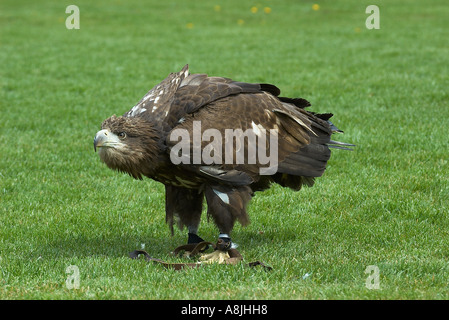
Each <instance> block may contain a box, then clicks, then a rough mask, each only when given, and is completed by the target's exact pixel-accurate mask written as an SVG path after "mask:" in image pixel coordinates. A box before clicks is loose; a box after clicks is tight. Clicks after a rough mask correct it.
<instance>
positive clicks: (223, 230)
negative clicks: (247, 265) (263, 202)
mask: <svg viewBox="0 0 449 320" xmlns="http://www.w3.org/2000/svg"><path fill="white" fill-rule="evenodd" d="M205 196H206V201H207V205H208V208H207V209H208V211H207V214H208V215H209V216H211V217H212V218H213V219H214V222H215V224H216V225H217V227H218V230H219V231H220V235H219V236H218V241H217V245H216V250H215V251H214V252H212V253H210V254H207V255H204V256H202V257H201V260H203V261H205V262H218V263H229V262H230V258H231V257H230V253H235V252H236V251H237V250H235V247H236V245H235V244H233V242H232V240H231V237H230V236H229V235H230V233H231V231H232V229H233V227H234V223H235V221H239V222H240V223H241V224H242V225H246V224H247V223H248V222H249V218H248V215H247V213H246V205H247V203H248V202H249V200H250V199H251V189H250V188H249V187H246V186H243V187H229V186H220V185H216V186H206V187H205ZM238 255H239V256H240V254H238ZM240 257H241V256H240ZM234 261H235V260H234Z"/></svg>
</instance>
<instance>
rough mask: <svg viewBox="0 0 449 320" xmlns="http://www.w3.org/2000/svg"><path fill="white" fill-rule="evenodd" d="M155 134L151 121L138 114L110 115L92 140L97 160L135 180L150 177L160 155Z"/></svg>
mask: <svg viewBox="0 0 449 320" xmlns="http://www.w3.org/2000/svg"><path fill="white" fill-rule="evenodd" d="M158 140H159V139H158V134H157V131H156V130H155V128H154V126H153V125H152V123H151V122H149V121H147V120H145V119H143V118H141V117H123V116H122V117H116V116H115V115H113V116H112V117H110V118H108V119H106V120H105V121H103V123H102V125H101V130H100V131H98V132H97V134H96V135H95V139H94V149H95V151H97V149H98V154H99V156H100V159H101V161H103V162H104V163H106V165H107V166H108V167H109V168H111V169H114V170H118V171H122V172H126V173H128V174H129V175H130V176H132V177H134V178H135V179H142V175H144V176H150V175H152V174H153V171H154V168H155V163H154V162H155V161H156V160H157V158H158V154H160V151H159V147H158Z"/></svg>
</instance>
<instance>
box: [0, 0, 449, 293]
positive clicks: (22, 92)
mask: <svg viewBox="0 0 449 320" xmlns="http://www.w3.org/2000/svg"><path fill="white" fill-rule="evenodd" d="M70 4H76V5H77V6H78V7H79V9H80V29H79V30H75V29H74V30H68V29H66V27H65V20H66V18H67V17H68V16H69V14H67V13H65V8H66V7H67V6H68V5H70ZM314 4H315V6H314ZM316 4H318V5H319V6H316ZM371 4H377V5H378V6H379V8H380V29H379V30H368V29H367V28H366V27H365V20H366V19H367V17H368V16H369V15H368V14H366V13H365V9H366V7H367V6H368V5H371ZM448 15H449V7H448V6H447V3H446V1H445V0H435V1H432V4H429V3H426V2H423V1H408V0H407V1H406V0H401V1H394V3H392V2H391V1H360V0H351V1H330V0H327V1H293V0H292V1H273V0H272V1H269V0H260V1H236V0H228V1H220V0H216V1H174V0H167V1H137V0H135V1H134V0H132V1H120V0H116V1H94V2H93V1H84V0H83V1H81V0H77V1H75V3H73V2H68V1H37V2H36V1H12V0H2V1H1V4H0V49H1V50H0V59H1V60H0V73H1V77H0V299H448V298H449V288H448V282H449V265H448V258H449V237H448V230H449V221H448V209H449V205H448V204H449V200H448V199H449V178H448V175H449V170H448V158H449V157H448V138H447V132H446V131H447V128H448V127H449V108H448V107H449V106H448V101H449V96H448V89H447V88H448V87H449V81H448V76H449V70H448V59H447V57H449V49H448V48H449V47H448V45H447V39H448V38H449V31H448V22H447V17H448ZM186 63H189V65H190V69H191V71H192V72H194V73H197V72H200V73H208V74H209V75H218V76H226V77H230V78H233V79H235V80H239V81H247V82H268V83H274V84H276V85H277V86H278V87H280V88H281V90H282V91H283V94H284V95H286V96H292V97H298V96H299V97H303V98H306V99H308V100H309V101H311V103H312V107H311V110H314V111H318V112H333V113H334V114H335V116H334V118H333V122H334V123H335V124H336V125H337V126H338V127H339V128H341V129H343V130H344V131H345V134H344V135H341V136H339V137H338V138H339V140H342V141H346V142H351V143H354V144H356V145H357V148H356V150H355V151H353V152H348V151H341V150H335V151H334V152H333V156H332V158H331V161H330V162H329V165H328V170H327V171H326V173H325V174H324V176H323V177H322V178H320V179H318V180H317V182H316V184H315V186H314V187H313V188H306V189H303V190H301V191H300V192H292V191H290V190H287V189H282V188H280V187H277V186H275V187H274V188H272V189H270V190H269V191H266V192H264V193H258V194H257V195H256V197H255V198H254V199H253V201H252V203H251V205H250V208H249V212H250V217H251V219H252V223H251V224H250V226H248V227H246V228H242V227H240V226H237V227H236V228H235V229H234V232H233V238H234V240H235V241H236V242H237V243H238V244H239V245H240V246H239V249H240V251H241V253H242V254H243V255H244V257H245V260H247V261H252V260H263V261H265V262H266V263H267V264H269V265H270V266H272V267H273V270H272V271H271V272H266V271H264V270H261V269H250V268H247V267H245V266H244V265H238V266H224V265H213V266H207V267H204V268H200V269H195V270H186V271H183V272H177V271H173V270H166V269H164V268H163V267H162V266H159V265H154V264H149V263H147V262H145V261H143V259H141V260H138V261H136V260H131V259H129V258H128V252H130V251H133V250H135V249H140V248H141V247H143V246H144V247H145V250H147V251H148V252H149V253H150V254H151V255H152V256H154V257H159V258H163V259H165V260H168V261H179V260H180V259H175V258H173V257H171V256H170V254H169V253H170V251H171V250H172V249H173V248H175V247H176V246H177V245H179V244H182V243H184V242H185V241H186V239H187V237H186V231H183V232H182V231H178V230H177V231H176V232H175V235H174V236H173V237H171V236H170V232H169V229H168V228H167V226H166V225H165V213H164V193H163V186H162V185H161V184H158V183H156V182H153V181H150V180H148V179H147V180H145V181H143V182H142V181H134V180H133V179H131V178H130V177H128V176H126V175H121V174H118V173H115V172H113V171H111V170H109V169H108V168H106V166H105V165H103V164H101V163H100V160H99V158H98V155H97V154H95V153H94V150H93V146H92V141H93V137H94V134H95V133H96V132H97V131H98V129H99V126H100V124H101V122H102V121H103V120H104V119H105V118H107V117H109V116H110V115H112V114H114V113H115V114H122V113H124V112H125V111H127V110H129V109H130V108H131V107H132V106H133V105H134V104H135V103H136V102H137V101H139V100H140V98H141V97H142V96H143V95H144V94H145V93H146V92H147V91H148V90H149V89H150V88H151V87H152V86H153V85H155V84H156V83H158V82H159V81H160V80H162V79H163V78H164V77H165V76H166V75H167V74H168V73H170V72H174V71H177V70H179V69H181V68H182V66H184V64H186ZM200 235H201V236H202V237H203V238H205V239H207V240H214V239H215V238H216V236H217V230H216V229H215V227H214V226H213V224H212V223H208V221H207V219H206V218H204V221H203V222H202V226H201V230H200ZM183 261H185V260H183ZM71 265H74V266H77V268H78V270H79V274H80V288H78V289H70V288H68V287H67V285H66V280H67V278H68V276H70V273H69V274H67V273H66V269H67V267H69V266H71ZM368 266H376V267H377V268H378V269H377V270H378V271H379V278H378V279H379V289H375V288H371V289H370V288H367V286H366V284H367V281H368V284H370V283H371V282H369V279H368V276H369V274H367V273H365V270H366V268H367V267H368Z"/></svg>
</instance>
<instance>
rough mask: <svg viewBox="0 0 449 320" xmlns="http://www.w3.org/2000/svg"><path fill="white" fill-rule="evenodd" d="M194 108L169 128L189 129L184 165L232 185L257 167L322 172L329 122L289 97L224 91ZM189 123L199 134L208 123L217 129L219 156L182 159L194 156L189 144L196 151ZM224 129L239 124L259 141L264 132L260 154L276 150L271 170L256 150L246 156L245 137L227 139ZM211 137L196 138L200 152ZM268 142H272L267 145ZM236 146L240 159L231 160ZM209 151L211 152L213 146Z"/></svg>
mask: <svg viewBox="0 0 449 320" xmlns="http://www.w3.org/2000/svg"><path fill="white" fill-rule="evenodd" d="M196 110H197V111H196V112H194V113H191V114H186V115H184V117H183V121H181V122H179V123H178V125H177V126H175V127H174V129H173V130H172V131H171V133H177V132H179V131H177V130H178V129H180V130H186V132H189V133H190V138H191V140H190V148H188V151H189V154H187V155H184V156H186V158H185V159H187V161H185V163H184V166H185V167H186V170H196V171H197V172H198V173H199V174H202V175H208V176H209V177H210V178H211V179H213V180H217V181H220V182H222V183H229V184H235V185H244V184H248V182H250V183H251V182H254V181H257V180H258V179H259V176H260V173H261V168H265V169H266V170H267V172H270V175H273V174H276V173H280V174H288V175H293V176H303V177H318V176H321V175H322V173H323V172H324V169H325V166H326V162H327V160H328V159H329V157H330V151H329V148H328V146H327V143H329V141H330V135H331V129H330V126H329V124H328V123H327V121H325V120H323V119H320V118H319V117H317V116H316V115H314V114H312V113H309V112H306V111H305V110H303V109H302V108H300V107H298V106H297V105H295V104H293V103H289V102H284V101H282V100H281V99H280V98H278V97H275V96H274V95H272V94H270V93H267V92H259V93H247V94H234V95H229V96H227V97H224V98H221V99H218V100H215V101H213V102H211V103H208V104H206V105H204V106H203V107H200V108H197V109H196ZM199 125H200V126H201V127H200V128H199V127H198V126H199ZM194 126H197V128H196V129H195V130H197V131H198V130H200V131H201V134H203V133H204V132H205V131H206V130H209V129H211V130H216V131H214V132H219V136H221V138H222V140H221V145H220V146H221V154H220V151H219V150H217V152H218V154H220V156H221V162H219V161H214V164H212V165H211V164H210V163H207V161H204V160H205V159H204V157H202V158H201V163H198V161H197V163H193V162H190V165H188V163H189V162H188V160H189V159H190V160H193V159H194V152H195V150H196V151H197V152H198V149H195V148H196V147H197V146H195V145H194V141H193V138H192V134H193V132H194ZM227 130H231V131H233V133H236V132H237V131H236V130H241V132H243V133H247V134H249V135H251V134H252V137H253V138H254V137H255V138H256V140H257V141H259V142H260V141H263V140H261V139H262V138H264V139H265V141H264V143H265V146H266V150H265V151H266V154H265V156H268V155H270V153H271V152H276V153H277V157H276V159H275V160H276V161H275V165H276V168H275V170H274V171H273V170H270V168H269V167H270V166H271V165H272V163H263V162H262V161H261V159H260V157H259V156H260V155H259V153H257V152H258V151H257V152H256V153H257V156H256V161H255V162H254V161H253V160H254V159H252V160H251V159H250V157H249V156H248V155H249V152H253V154H254V152H255V150H254V145H252V146H251V145H250V144H248V139H243V140H239V139H235V140H233V141H230V140H229V137H231V140H232V139H233V136H227V135H226V131H227ZM206 132H207V131H206ZM171 133H170V134H169V135H168V136H167V140H166V143H167V145H168V147H169V151H171V150H173V149H172V148H173V147H175V146H176V145H177V143H178V141H179V140H177V139H174V140H172V138H173V136H172V135H171ZM270 135H274V136H273V138H272V139H273V140H270V139H271V138H270ZM175 136H176V135H175ZM202 137H203V136H202ZM209 138H210V137H209ZM203 140H204V141H203ZM237 140H239V141H237ZM197 141H198V140H197ZM211 142H212V141H211V140H208V139H202V141H201V150H200V152H204V151H205V150H207V152H210V151H211V149H213V144H212V143H211ZM214 142H215V141H214ZM241 142H242V143H241ZM273 142H275V143H276V146H274V145H271V144H272V143H273ZM259 147H260V145H259ZM275 147H276V148H275ZM242 148H243V149H242ZM242 150H243V155H244V161H243V163H236V159H237V153H238V152H242ZM213 154H214V156H215V150H214V152H213ZM229 154H232V158H226V157H227V155H229ZM214 159H216V158H214ZM226 159H233V161H234V162H232V163H229V161H226ZM216 160H217V159H216ZM218 160H220V159H218ZM217 162H219V163H217Z"/></svg>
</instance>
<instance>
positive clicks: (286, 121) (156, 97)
mask: <svg viewBox="0 0 449 320" xmlns="http://www.w3.org/2000/svg"><path fill="white" fill-rule="evenodd" d="M279 94H280V90H279V89H278V88H277V87H275V86H273V85H269V84H250V83H243V82H236V81H233V80H231V79H227V78H220V77H208V76H207V75H205V74H192V75H189V72H188V66H185V67H184V68H183V69H182V70H181V71H180V72H177V73H172V74H170V75H169V76H168V77H167V78H166V79H165V80H163V81H162V82H161V83H160V84H158V85H156V86H155V87H154V88H153V89H151V90H150V91H149V92H148V93H147V94H146V95H145V96H144V97H143V98H142V99H141V100H140V101H139V103H138V104H136V105H135V106H134V107H133V108H132V109H131V110H129V111H128V112H126V113H125V114H124V115H123V116H121V117H116V116H112V117H110V118H108V119H106V120H105V121H104V122H103V124H102V126H101V129H102V130H101V131H99V132H98V133H97V135H96V137H95V140H94V146H95V149H98V151H99V155H100V158H101V160H102V161H103V162H105V163H106V165H107V166H108V167H110V168H111V169H114V170H118V171H122V172H126V173H128V174H129V175H131V176H132V177H133V178H136V179H142V178H143V177H148V178H151V179H154V180H156V181H159V182H161V183H163V184H164V185H165V190H166V197H165V201H166V221H167V223H168V224H169V225H170V227H171V230H172V232H173V224H174V223H175V222H177V223H178V226H179V227H180V228H182V227H183V226H187V227H188V229H189V242H195V241H196V239H199V238H198V237H197V236H196V234H197V230H198V225H199V223H200V216H201V211H202V207H203V199H204V198H205V199H206V203H207V214H208V215H209V216H210V217H212V218H213V220H214V222H215V223H216V225H217V227H218V229H219V232H220V233H221V236H222V237H223V238H226V237H229V234H230V233H231V230H232V228H233V226H234V223H235V221H239V222H240V223H241V224H242V225H246V224H248V223H249V217H248V215H247V212H246V207H247V204H248V203H249V201H250V199H251V197H252V196H253V193H254V191H261V190H264V189H266V188H268V187H269V186H270V184H271V183H273V182H274V183H278V184H280V185H282V186H285V187H289V188H292V189H294V190H299V189H301V186H302V185H307V186H312V185H313V183H314V179H315V177H319V176H321V175H322V174H323V172H324V170H325V167H326V163H327V161H328V160H329V157H330V154H331V153H330V150H329V147H330V146H332V144H336V146H335V147H337V148H342V149H347V148H346V146H350V145H349V144H344V143H340V142H335V141H332V140H331V134H332V133H333V132H335V131H339V130H338V129H337V128H336V127H335V126H333V125H332V123H330V122H329V121H328V120H329V118H330V117H331V116H332V114H316V113H312V112H307V111H306V110H305V109H304V108H305V107H308V106H309V105H310V104H309V102H308V101H306V100H304V99H301V98H295V99H292V98H285V97H279ZM239 130H240V131H239ZM270 130H271V131H270ZM182 133H187V134H188V137H189V138H190V139H189V140H187V142H186V141H185V140H184V139H183V136H182ZM198 133H200V134H201V136H200V139H199V140H198V139H197V140H195V134H198ZM228 133H232V134H229V135H227V134H228ZM242 133H244V134H246V138H241V137H242V135H241V134H242ZM207 134H208V135H207ZM192 136H193V138H192ZM270 139H274V140H270ZM181 142H183V143H181ZM274 144H276V145H274ZM275 147H276V148H275ZM261 148H262V149H261ZM264 148H265V149H264ZM259 149H261V150H264V151H265V155H268V154H270V152H272V151H276V152H275V153H277V154H275V157H273V158H270V159H271V160H273V161H272V162H268V163H267V161H265V160H266V159H265V160H264V161H262V159H263V158H262V156H261V154H259V153H257V150H259ZM242 151H243V152H242ZM198 155H200V157H198ZM242 155H243V158H240V161H237V158H238V157H239V156H242ZM262 155H263V154H262ZM174 159H175V160H176V159H177V160H176V161H174ZM242 159H243V161H242ZM211 160H212V162H211ZM231 160H232V161H231ZM273 163H274V165H273ZM263 169H265V171H264V173H262V170H263Z"/></svg>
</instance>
